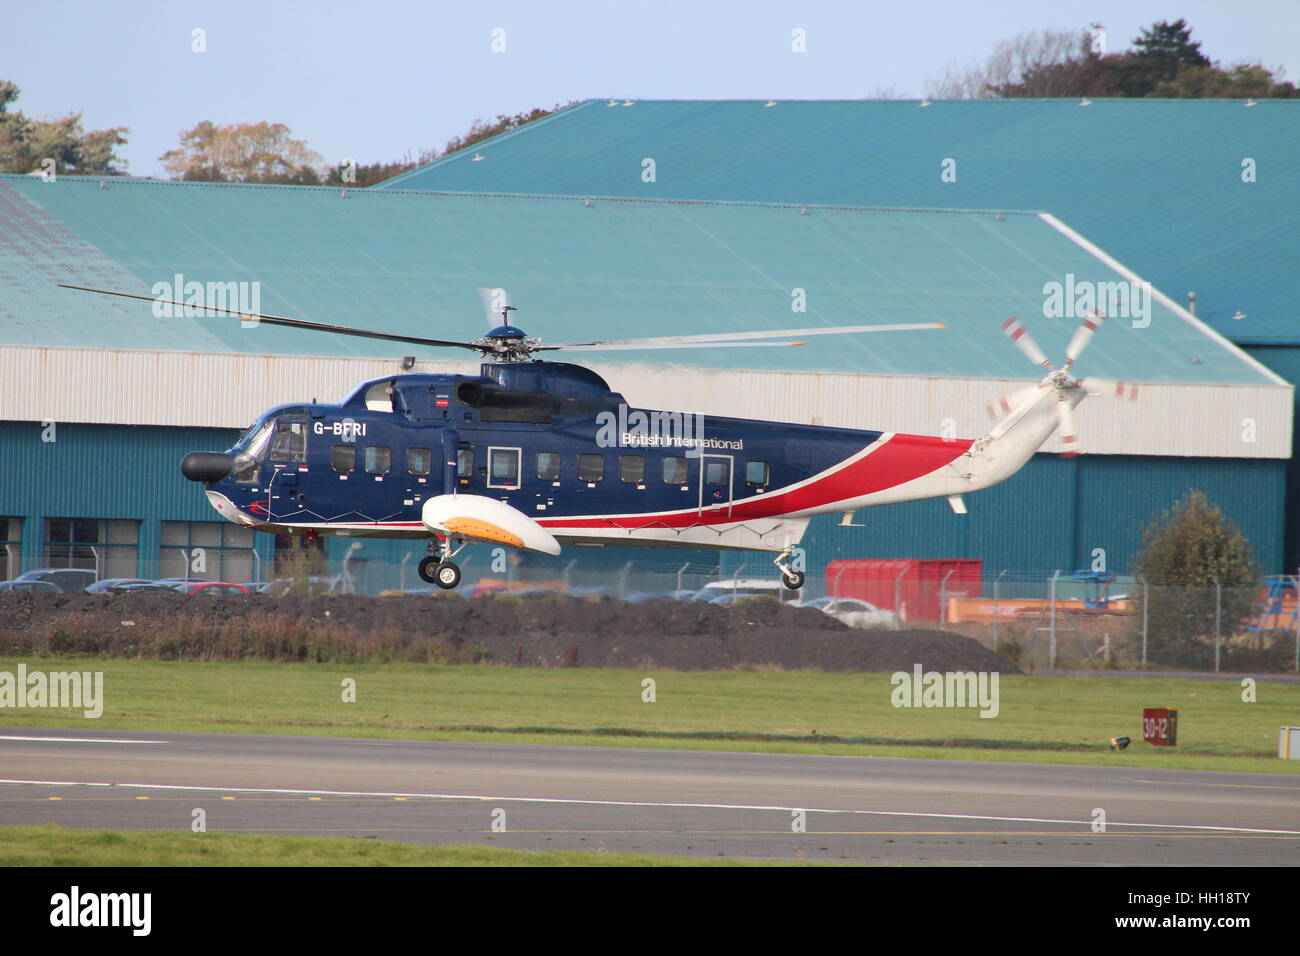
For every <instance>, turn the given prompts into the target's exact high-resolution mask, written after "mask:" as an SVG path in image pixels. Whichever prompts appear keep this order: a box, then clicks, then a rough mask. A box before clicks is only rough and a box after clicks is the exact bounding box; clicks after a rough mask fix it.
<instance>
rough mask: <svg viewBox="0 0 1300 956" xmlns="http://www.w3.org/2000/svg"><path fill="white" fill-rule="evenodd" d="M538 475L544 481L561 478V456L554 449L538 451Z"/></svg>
mask: <svg viewBox="0 0 1300 956" xmlns="http://www.w3.org/2000/svg"><path fill="white" fill-rule="evenodd" d="M537 477H538V478H540V479H542V481H559V480H560V456H559V455H558V454H556V453H555V452H553V451H539V452H538V453H537Z"/></svg>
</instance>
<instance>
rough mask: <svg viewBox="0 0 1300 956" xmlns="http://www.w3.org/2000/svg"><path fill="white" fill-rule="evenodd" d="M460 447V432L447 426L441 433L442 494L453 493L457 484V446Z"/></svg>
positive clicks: (456, 488)
mask: <svg viewBox="0 0 1300 956" xmlns="http://www.w3.org/2000/svg"><path fill="white" fill-rule="evenodd" d="M459 447H460V433H459V432H458V431H456V429H454V428H447V429H444V430H443V433H442V448H441V454H442V493H443V494H444V495H454V494H455V493H456V492H457V490H458V486H459V482H458V480H457V477H458V476H457V473H458V471H459V467H458V461H459V456H458V452H457V450H458V448H459Z"/></svg>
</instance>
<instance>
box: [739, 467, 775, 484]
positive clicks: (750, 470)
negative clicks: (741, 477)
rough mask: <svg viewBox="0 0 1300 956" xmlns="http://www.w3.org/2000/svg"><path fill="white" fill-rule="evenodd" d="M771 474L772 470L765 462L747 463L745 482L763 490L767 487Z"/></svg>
mask: <svg viewBox="0 0 1300 956" xmlns="http://www.w3.org/2000/svg"><path fill="white" fill-rule="evenodd" d="M770 472H771V469H770V468H768V466H767V462H765V461H747V462H745V482H746V483H747V484H750V485H753V486H754V487H755V488H763V487H765V486H766V485H767V482H768V478H769V476H770Z"/></svg>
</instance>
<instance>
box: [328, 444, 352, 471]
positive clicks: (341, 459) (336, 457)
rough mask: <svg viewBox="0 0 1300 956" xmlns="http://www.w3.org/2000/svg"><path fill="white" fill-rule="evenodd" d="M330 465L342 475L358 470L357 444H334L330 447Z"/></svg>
mask: <svg viewBox="0 0 1300 956" xmlns="http://www.w3.org/2000/svg"><path fill="white" fill-rule="evenodd" d="M330 467H331V468H333V469H334V470H335V471H337V472H338V473H339V474H340V475H350V474H352V472H354V471H356V470H357V446H356V445H334V446H333V447H332V448H330Z"/></svg>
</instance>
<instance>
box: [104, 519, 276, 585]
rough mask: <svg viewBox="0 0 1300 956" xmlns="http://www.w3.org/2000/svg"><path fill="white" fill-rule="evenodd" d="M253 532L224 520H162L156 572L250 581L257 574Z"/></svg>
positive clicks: (171, 576) (169, 576)
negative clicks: (157, 569)
mask: <svg viewBox="0 0 1300 956" xmlns="http://www.w3.org/2000/svg"><path fill="white" fill-rule="evenodd" d="M253 534H254V532H253V529H252V528H245V527H243V526H241V525H237V524H230V523H229V522H226V521H164V522H163V523H162V537H161V539H160V541H159V543H160V544H161V547H160V548H159V575H160V576H161V577H167V578H186V579H188V580H202V581H236V582H242V581H252V580H253V578H254V576H255V574H256V562H255V559H254V557H253ZM123 576H124V577H125V575H123Z"/></svg>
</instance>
